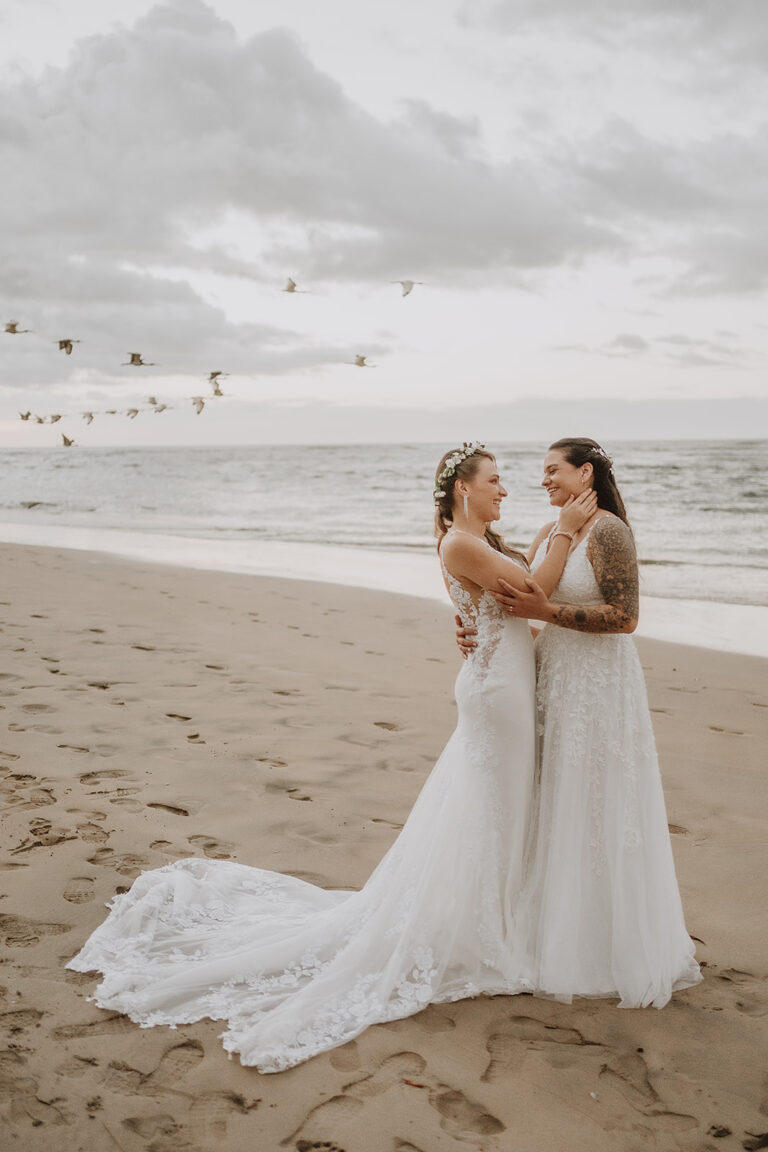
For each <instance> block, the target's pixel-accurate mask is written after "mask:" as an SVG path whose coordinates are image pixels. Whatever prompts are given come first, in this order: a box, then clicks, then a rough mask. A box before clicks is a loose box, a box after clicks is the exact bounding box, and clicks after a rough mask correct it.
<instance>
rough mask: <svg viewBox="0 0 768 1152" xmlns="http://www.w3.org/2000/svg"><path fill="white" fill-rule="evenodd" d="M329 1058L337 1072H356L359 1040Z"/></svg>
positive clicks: (358, 1065)
mask: <svg viewBox="0 0 768 1152" xmlns="http://www.w3.org/2000/svg"><path fill="white" fill-rule="evenodd" d="M294 875H295V873H294ZM328 1060H329V1063H330V1065H331V1067H332V1068H335V1069H336V1070H337V1072H356V1071H357V1069H358V1068H359V1067H360V1048H359V1045H358V1043H357V1041H356V1040H350V1041H349V1042H348V1043H347V1044H343V1045H342V1047H341V1048H334V1049H333V1051H332V1052H331V1054H330V1056H329V1058H328Z"/></svg>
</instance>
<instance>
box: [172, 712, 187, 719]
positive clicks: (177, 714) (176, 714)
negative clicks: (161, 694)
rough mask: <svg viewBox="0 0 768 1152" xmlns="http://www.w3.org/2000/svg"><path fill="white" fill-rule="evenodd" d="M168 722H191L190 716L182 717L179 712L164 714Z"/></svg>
mask: <svg viewBox="0 0 768 1152" xmlns="http://www.w3.org/2000/svg"><path fill="white" fill-rule="evenodd" d="M166 716H167V717H168V719H169V720H191V719H192V717H191V716H182V715H181V713H180V712H166Z"/></svg>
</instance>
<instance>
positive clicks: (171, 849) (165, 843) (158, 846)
mask: <svg viewBox="0 0 768 1152" xmlns="http://www.w3.org/2000/svg"><path fill="white" fill-rule="evenodd" d="M150 848H153V849H154V851H155V852H163V853H164V854H165V855H166V856H173V857H174V858H175V859H177V860H178V859H180V858H182V857H184V856H192V855H193V853H192V852H190V851H189V849H188V848H178V847H176V845H175V844H172V843H171V841H170V840H153V841H152V843H151V844H150Z"/></svg>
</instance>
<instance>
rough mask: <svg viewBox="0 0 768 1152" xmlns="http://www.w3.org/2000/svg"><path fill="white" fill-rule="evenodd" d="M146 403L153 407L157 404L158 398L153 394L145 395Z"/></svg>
mask: <svg viewBox="0 0 768 1152" xmlns="http://www.w3.org/2000/svg"><path fill="white" fill-rule="evenodd" d="M147 404H151V405H152V407H153V408H154V407H155V405H156V404H159V400H157V399H156V397H154V396H147Z"/></svg>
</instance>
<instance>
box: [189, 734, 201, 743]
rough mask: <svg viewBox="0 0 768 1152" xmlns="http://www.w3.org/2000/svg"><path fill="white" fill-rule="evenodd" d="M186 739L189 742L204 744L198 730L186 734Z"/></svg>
mask: <svg viewBox="0 0 768 1152" xmlns="http://www.w3.org/2000/svg"><path fill="white" fill-rule="evenodd" d="M187 741H188V743H190V744H205V740H203V738H202V736H201V735H200V733H199V732H193V733H192V735H191V736H187Z"/></svg>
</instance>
